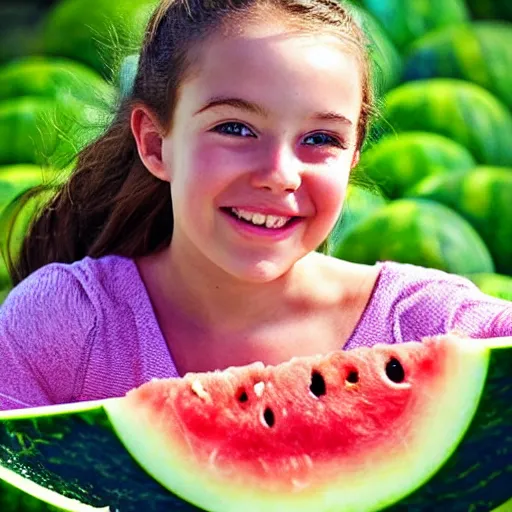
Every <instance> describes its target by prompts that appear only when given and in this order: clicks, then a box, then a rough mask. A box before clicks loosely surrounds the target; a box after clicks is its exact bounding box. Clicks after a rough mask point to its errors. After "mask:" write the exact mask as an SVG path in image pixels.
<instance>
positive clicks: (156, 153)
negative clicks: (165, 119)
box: [130, 106, 169, 181]
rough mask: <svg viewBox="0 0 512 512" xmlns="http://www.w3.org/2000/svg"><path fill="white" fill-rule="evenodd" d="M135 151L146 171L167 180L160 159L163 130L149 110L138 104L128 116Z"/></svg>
mask: <svg viewBox="0 0 512 512" xmlns="http://www.w3.org/2000/svg"><path fill="white" fill-rule="evenodd" d="M130 126H131V129H132V133H133V136H134V138H135V142H136V144H137V151H138V153H139V156H140V159H141V160H142V163H143V164H144V165H145V166H146V168H147V169H148V171H149V172H150V173H151V174H153V176H156V177H157V178H158V179H160V180H163V181H169V177H168V175H167V172H166V169H165V166H164V162H163V159H162V139H163V130H162V128H161V127H160V124H159V123H158V122H157V121H156V119H155V118H154V116H153V115H152V114H151V113H150V111H149V110H148V109H147V108H145V107H143V106H138V107H135V108H134V109H133V110H132V113H131V118H130Z"/></svg>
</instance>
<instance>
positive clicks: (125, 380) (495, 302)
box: [0, 256, 512, 409]
mask: <svg viewBox="0 0 512 512" xmlns="http://www.w3.org/2000/svg"><path fill="white" fill-rule="evenodd" d="M378 265H379V266H380V275H379V279H378V281H377V283H376V285H375V288H374V291H373V295H372V297H371V299H370V301H369V303H368V305H367V307H366V310H365V312H364V313H363V315H362V317H361V319H360V321H359V323H358V325H357V327H356V329H355V330H354V332H353V334H352V336H351V337H350V339H349V341H348V343H347V345H346V346H345V348H347V349H352V348H355V347H359V346H363V345H366V346H371V345H373V344H375V343H378V342H385V343H401V342H404V341H413V340H420V339H421V338H422V337H423V336H427V335H434V334H439V333H445V332H447V331H450V330H452V329H459V330H462V331H464V332H465V333H467V335H469V336H471V337H481V338H486V337H495V336H512V302H506V301H504V300H500V299H496V298H492V297H489V296H487V295H484V294H483V293H481V292H480V291H479V290H478V288H477V287H476V286H475V285H473V284H472V283H471V282H470V281H468V280H466V279H464V278H462V277H459V276H455V275H452V274H447V273H444V272H441V271H438V270H432V269H425V268H422V267H417V266H413V265H404V264H399V263H393V262H381V263H379V264H378ZM0 362H1V363H0V409H14V408H19V407H27V406H36V405H46V404H51V403H66V402H74V401H81V400H95V399H100V398H106V397H110V396H122V395H124V394H125V393H126V392H127V391H128V390H129V389H131V388H133V387H136V386H139V385H141V384H142V383H144V382H146V381H148V380H150V379H151V378H153V377H161V378H162V377H175V376H177V375H178V374H177V371H176V368H175V366H174V363H173V360H172V357H171V355H170V352H169V350H168V348H167V345H166V342H165V340H164V337H163V335H162V332H161V331H160V328H159V325H158V323H157V320H156V318H155V315H154V312H153V308H152V306H151V302H150V300H149V297H148V294H147V292H146V289H145V287H144V283H143V282H142V280H141V277H140V275H139V273H138V269H137V266H136V265H135V263H134V261H133V260H131V259H127V258H122V257H119V256H107V257H104V258H100V259H91V258H85V259H83V260H81V261H78V262H76V263H73V264H56V263H54V264H51V265H48V266H46V267H44V268H42V269H40V270H38V271H37V272H35V273H33V274H32V275H30V276H29V277H28V278H27V279H25V280H24V281H23V282H22V283H20V284H19V285H18V286H17V287H16V288H15V289H14V290H13V291H12V292H11V293H10V295H9V296H8V297H7V299H6V300H5V302H4V304H3V306H2V307H1V308H0Z"/></svg>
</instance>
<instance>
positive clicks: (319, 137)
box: [304, 132, 346, 149]
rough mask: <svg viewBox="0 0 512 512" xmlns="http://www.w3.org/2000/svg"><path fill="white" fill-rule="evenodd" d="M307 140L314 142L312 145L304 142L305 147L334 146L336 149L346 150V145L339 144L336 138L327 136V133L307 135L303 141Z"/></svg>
mask: <svg viewBox="0 0 512 512" xmlns="http://www.w3.org/2000/svg"><path fill="white" fill-rule="evenodd" d="M307 140H314V142H313V144H310V143H307V142H305V144H306V145H307V146H311V145H313V146H318V145H321V146H325V145H328V146H336V147H338V148H342V149H346V145H345V144H343V143H342V142H340V141H339V140H338V139H337V138H336V137H332V136H331V135H328V134H327V133H322V132H319V133H314V134H313V135H308V136H307V137H306V138H305V139H304V141H307Z"/></svg>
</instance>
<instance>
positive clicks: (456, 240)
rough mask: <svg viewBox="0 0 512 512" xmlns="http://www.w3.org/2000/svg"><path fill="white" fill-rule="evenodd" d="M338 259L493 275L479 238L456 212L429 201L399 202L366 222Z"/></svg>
mask: <svg viewBox="0 0 512 512" xmlns="http://www.w3.org/2000/svg"><path fill="white" fill-rule="evenodd" d="M334 255H335V256H336V257H338V258H341V259H344V260H349V261H354V262H357V263H365V264H369V265H373V264H374V263H375V262H377V261H385V260H390V261H398V262H400V263H410V264H413V265H419V266H423V267H431V268H437V269H440V270H444V271H446V272H451V273H454V274H471V273H477V272H494V264H493V261H492V258H491V255H490V253H489V250H488V249H487V247H486V246H485V244H484V242H483V241H482V239H481V238H480V236H479V235H478V233H477V232H476V231H475V230H474V229H473V228H472V227H471V225H470V224H469V223H468V222H467V221H466V220H465V219H464V218H463V217H461V216H460V215H459V214H458V213H456V212H454V211H453V210H452V209H450V208H448V207H446V206H444V205H442V204H439V203H436V202H434V201H427V200H412V199H398V200H396V201H392V202H391V203H390V204H388V205H387V206H384V207H383V208H380V209H379V210H377V211H376V212H374V213H373V214H372V215H370V216H369V217H367V218H366V219H365V220H364V221H363V222H361V223H360V224H359V225H358V226H357V227H356V228H355V229H354V230H352V231H351V232H350V233H349V234H348V236H347V237H346V238H345V239H344V240H343V243H341V244H339V246H338V247H337V251H336V253H335V254H334Z"/></svg>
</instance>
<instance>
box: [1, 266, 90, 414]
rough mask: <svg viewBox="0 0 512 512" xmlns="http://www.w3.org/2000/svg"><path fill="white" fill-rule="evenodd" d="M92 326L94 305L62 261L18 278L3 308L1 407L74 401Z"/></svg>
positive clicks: (13, 407)
mask: <svg viewBox="0 0 512 512" xmlns="http://www.w3.org/2000/svg"><path fill="white" fill-rule="evenodd" d="M94 327H95V313H94V308H93V306H92V304H91V302H90V300H89V299H88V297H87V294H86V292H85V291H84V289H83V287H82V285H81V284H80V282H79V280H78V279H77V278H76V277H75V276H73V275H72V274H71V273H70V272H69V271H67V270H66V269H65V267H64V266H63V265H49V266H47V267H44V268H42V269H40V270H38V271H37V272H35V273H34V274H32V275H30V276H29V277H28V278H27V279H25V280H24V281H23V282H22V283H20V284H19V285H18V286H17V287H16V288H15V289H14V290H13V291H12V292H11V293H10V294H9V296H8V297H7V299H6V300H5V302H4V304H3V305H2V307H1V308H0V361H1V365H0V409H15V408H20V407H28V406H37V405H47V404H51V403H65V402H71V401H73V398H74V396H76V395H77V394H78V393H79V392H80V389H81V385H82V382H83V376H84V373H85V368H84V365H86V364H87V354H88V350H89V348H90V345H91V343H92V340H93V336H94Z"/></svg>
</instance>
